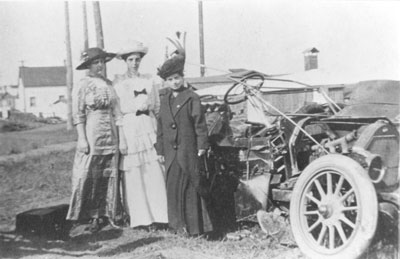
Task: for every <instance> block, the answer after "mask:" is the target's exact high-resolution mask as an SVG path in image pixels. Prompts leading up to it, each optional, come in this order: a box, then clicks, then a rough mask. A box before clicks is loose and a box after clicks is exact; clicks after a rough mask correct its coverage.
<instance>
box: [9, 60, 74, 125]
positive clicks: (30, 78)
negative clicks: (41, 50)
mask: <svg viewBox="0 0 400 259" xmlns="http://www.w3.org/2000/svg"><path fill="white" fill-rule="evenodd" d="M66 73H67V70H66V68H65V67H64V66H61V67H24V66H22V67H20V68H19V80H18V98H17V101H16V109H17V110H20V111H22V112H29V113H33V114H35V115H36V116H41V117H53V116H57V117H60V118H62V119H66V118H67V104H66V102H65V100H66V97H67V82H66V81H67V80H66ZM62 106H63V107H62Z"/></svg>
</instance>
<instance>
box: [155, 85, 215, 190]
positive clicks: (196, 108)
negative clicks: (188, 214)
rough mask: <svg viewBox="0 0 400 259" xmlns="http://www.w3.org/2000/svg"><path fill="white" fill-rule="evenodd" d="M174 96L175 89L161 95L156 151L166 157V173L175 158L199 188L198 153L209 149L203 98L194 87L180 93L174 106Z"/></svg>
mask: <svg viewBox="0 0 400 259" xmlns="http://www.w3.org/2000/svg"><path fill="white" fill-rule="evenodd" d="M171 95H172V91H163V92H162V95H161V96H160V102H161V104H160V114H159V116H158V119H157V122H158V125H157V143H156V150H157V153H158V155H162V156H164V157H165V170H166V171H167V172H168V170H169V168H170V166H171V163H172V162H173V160H174V159H175V158H176V159H177V162H178V164H179V166H180V167H181V168H182V169H183V171H184V172H185V173H187V174H188V175H189V178H190V180H191V182H192V184H193V185H194V186H196V187H198V184H199V180H200V178H199V174H198V171H199V169H198V156H197V152H198V150H199V149H207V148H208V138H207V133H208V132H207V124H206V120H205V116H204V112H203V111H202V110H201V103H200V98H199V96H198V95H197V94H196V93H195V92H193V91H192V90H191V89H185V90H184V91H182V92H180V93H179V94H178V95H177V97H176V99H175V101H174V103H175V106H173V107H172V106H171V104H170V100H171Z"/></svg>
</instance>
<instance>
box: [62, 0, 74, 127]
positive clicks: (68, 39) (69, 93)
mask: <svg viewBox="0 0 400 259" xmlns="http://www.w3.org/2000/svg"><path fill="white" fill-rule="evenodd" d="M64 3H65V4H64V6H65V45H66V49H67V60H66V64H65V65H66V70H67V74H66V78H67V111H68V112H67V116H68V117H67V130H72V82H73V75H72V54H71V35H70V31H69V8H68V1H65V2H64Z"/></svg>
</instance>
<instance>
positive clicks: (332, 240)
mask: <svg viewBox="0 0 400 259" xmlns="http://www.w3.org/2000/svg"><path fill="white" fill-rule="evenodd" d="M328 231H329V249H334V248H335V228H334V227H333V226H329V227H328Z"/></svg>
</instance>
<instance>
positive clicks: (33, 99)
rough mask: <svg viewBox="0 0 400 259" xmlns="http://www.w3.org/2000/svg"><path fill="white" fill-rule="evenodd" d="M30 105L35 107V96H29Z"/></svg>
mask: <svg viewBox="0 0 400 259" xmlns="http://www.w3.org/2000/svg"><path fill="white" fill-rule="evenodd" d="M30 106H31V107H36V97H31V98H30Z"/></svg>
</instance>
